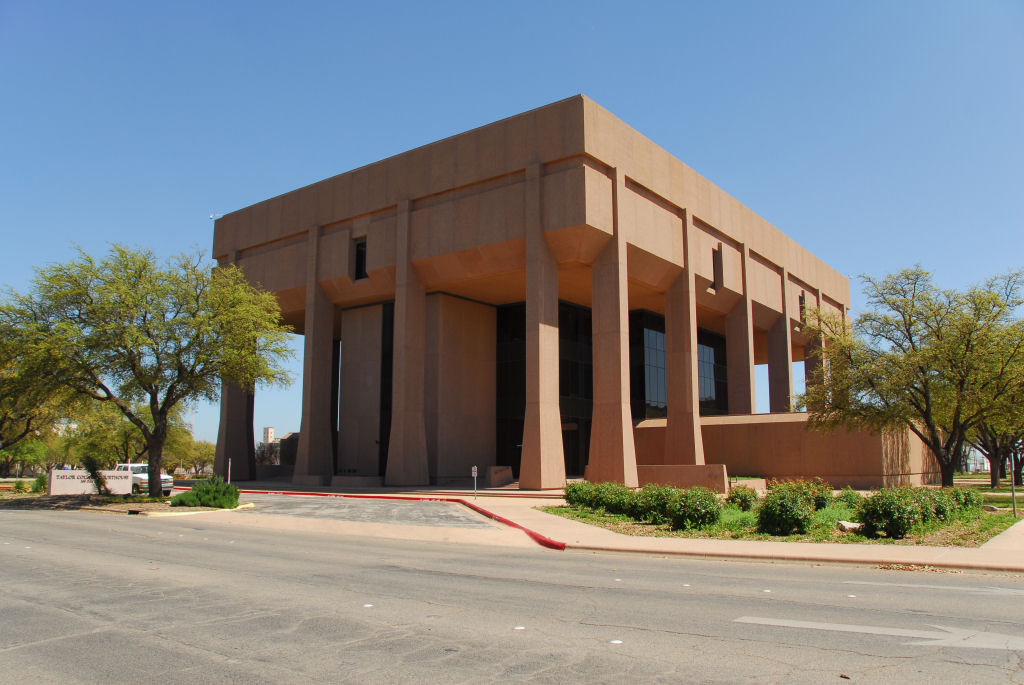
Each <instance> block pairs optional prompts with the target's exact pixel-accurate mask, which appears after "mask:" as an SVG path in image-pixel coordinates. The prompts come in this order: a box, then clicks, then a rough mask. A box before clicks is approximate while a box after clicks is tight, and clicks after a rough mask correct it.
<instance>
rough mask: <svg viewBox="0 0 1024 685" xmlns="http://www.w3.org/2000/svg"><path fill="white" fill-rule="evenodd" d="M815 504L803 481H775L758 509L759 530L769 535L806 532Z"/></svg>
mask: <svg viewBox="0 0 1024 685" xmlns="http://www.w3.org/2000/svg"><path fill="white" fill-rule="evenodd" d="M813 517H814V505H813V501H812V499H811V498H810V497H809V495H808V491H807V488H805V487H804V486H803V485H802V484H801V483H775V484H774V486H773V487H772V488H771V489H770V490H769V491H768V495H767V496H766V497H765V498H764V501H763V502H761V506H760V508H759V509H758V510H757V530H758V532H761V533H768V534H769V535H789V534H790V533H794V532H795V533H805V532H807V528H808V526H810V524H811V519H812V518H813Z"/></svg>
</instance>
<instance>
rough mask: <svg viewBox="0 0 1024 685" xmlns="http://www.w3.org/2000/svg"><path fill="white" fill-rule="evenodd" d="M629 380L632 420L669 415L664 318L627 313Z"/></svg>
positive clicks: (635, 312)
mask: <svg viewBox="0 0 1024 685" xmlns="http://www.w3.org/2000/svg"><path fill="white" fill-rule="evenodd" d="M629 379H630V381H629V395H630V407H631V409H632V414H633V420H634V421H643V420H644V419H660V418H664V417H666V416H668V382H667V375H666V372H665V317H663V316H661V315H659V314H655V313H653V312H648V311H642V310H641V311H633V312H630V313H629Z"/></svg>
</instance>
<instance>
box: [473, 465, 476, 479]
mask: <svg viewBox="0 0 1024 685" xmlns="http://www.w3.org/2000/svg"><path fill="white" fill-rule="evenodd" d="M473 477H474V478H476V467H475V466H474V467H473Z"/></svg>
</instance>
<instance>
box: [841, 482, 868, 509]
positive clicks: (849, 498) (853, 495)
mask: <svg viewBox="0 0 1024 685" xmlns="http://www.w3.org/2000/svg"><path fill="white" fill-rule="evenodd" d="M836 499H837V500H839V501H840V502H842V503H843V504H845V505H846V506H848V507H849V508H850V509H854V510H856V509H858V508H859V507H860V503H861V502H863V501H864V497H863V496H862V495H861V494H860V493H859V492H857V491H856V490H854V489H853V488H851V487H850V486H849V485H847V486H846V487H845V488H843V489H842V492H840V493H839V495H838V496H836Z"/></svg>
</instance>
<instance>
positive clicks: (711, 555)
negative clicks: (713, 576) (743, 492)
mask: <svg viewBox="0 0 1024 685" xmlns="http://www.w3.org/2000/svg"><path fill="white" fill-rule="evenodd" d="M780 544H799V543H780ZM565 547H566V549H571V550H578V551H581V552H615V553H620V554H649V555H658V556H678V557H695V558H700V559H719V560H723V561H766V562H772V563H793V564H803V563H818V564H842V565H845V566H906V567H910V568H913V569H921V570H927V569H944V570H947V569H948V570H956V571H999V572H1003V573H1021V572H1024V567H1022V566H1008V565H1006V564H999V563H985V562H973V563H971V562H962V563H958V562H948V561H899V560H894V559H882V558H877V557H864V558H858V559H851V558H848V557H847V558H836V557H830V556H825V555H815V554H796V555H772V554H746V553H742V552H697V551H692V550H675V549H670V550H664V549H623V548H621V547H607V546H602V545H574V544H568V545H566V546H565Z"/></svg>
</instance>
